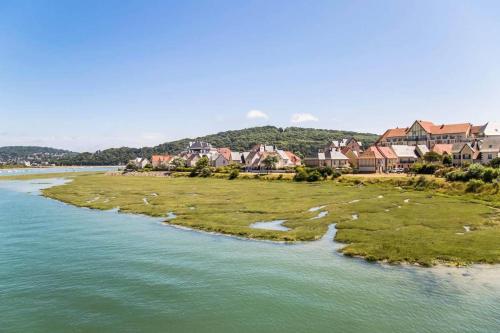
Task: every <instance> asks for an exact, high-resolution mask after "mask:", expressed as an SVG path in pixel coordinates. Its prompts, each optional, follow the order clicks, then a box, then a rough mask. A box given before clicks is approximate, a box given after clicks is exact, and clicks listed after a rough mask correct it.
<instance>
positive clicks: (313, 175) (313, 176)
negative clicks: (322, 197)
mask: <svg viewBox="0 0 500 333" xmlns="http://www.w3.org/2000/svg"><path fill="white" fill-rule="evenodd" d="M321 178H323V177H322V176H321V173H320V172H319V171H318V170H313V171H312V172H310V173H309V174H308V175H307V181H308V182H317V181H318V180H320V179H321Z"/></svg>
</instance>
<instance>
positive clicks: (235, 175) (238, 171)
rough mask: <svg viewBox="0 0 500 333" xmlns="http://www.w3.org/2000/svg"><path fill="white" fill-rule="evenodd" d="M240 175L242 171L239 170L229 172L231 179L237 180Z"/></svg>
mask: <svg viewBox="0 0 500 333" xmlns="http://www.w3.org/2000/svg"><path fill="white" fill-rule="evenodd" d="M239 175H240V170H238V169H233V170H231V172H229V179H236V178H238V176H239Z"/></svg>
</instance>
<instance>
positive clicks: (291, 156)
mask: <svg viewBox="0 0 500 333" xmlns="http://www.w3.org/2000/svg"><path fill="white" fill-rule="evenodd" d="M285 154H286V156H288V159H289V160H290V162H292V163H300V157H298V156H297V155H295V154H294V153H292V152H291V151H285Z"/></svg>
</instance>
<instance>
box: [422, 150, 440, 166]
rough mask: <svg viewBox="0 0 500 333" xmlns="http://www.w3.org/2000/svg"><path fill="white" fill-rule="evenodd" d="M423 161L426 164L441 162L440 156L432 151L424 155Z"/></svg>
mask: <svg viewBox="0 0 500 333" xmlns="http://www.w3.org/2000/svg"><path fill="white" fill-rule="evenodd" d="M424 160H425V161H426V162H427V163H436V162H441V160H442V159H441V155H439V154H438V153H436V152H434V151H429V152H427V153H425V155H424Z"/></svg>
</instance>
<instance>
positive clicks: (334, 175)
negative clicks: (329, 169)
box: [332, 170, 342, 179]
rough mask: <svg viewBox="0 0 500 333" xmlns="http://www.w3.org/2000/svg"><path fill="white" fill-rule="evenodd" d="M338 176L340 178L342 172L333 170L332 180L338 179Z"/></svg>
mask: <svg viewBox="0 0 500 333" xmlns="http://www.w3.org/2000/svg"><path fill="white" fill-rule="evenodd" d="M340 176H342V172H340V171H337V170H335V171H334V172H333V173H332V179H337V178H339V177H340Z"/></svg>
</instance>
